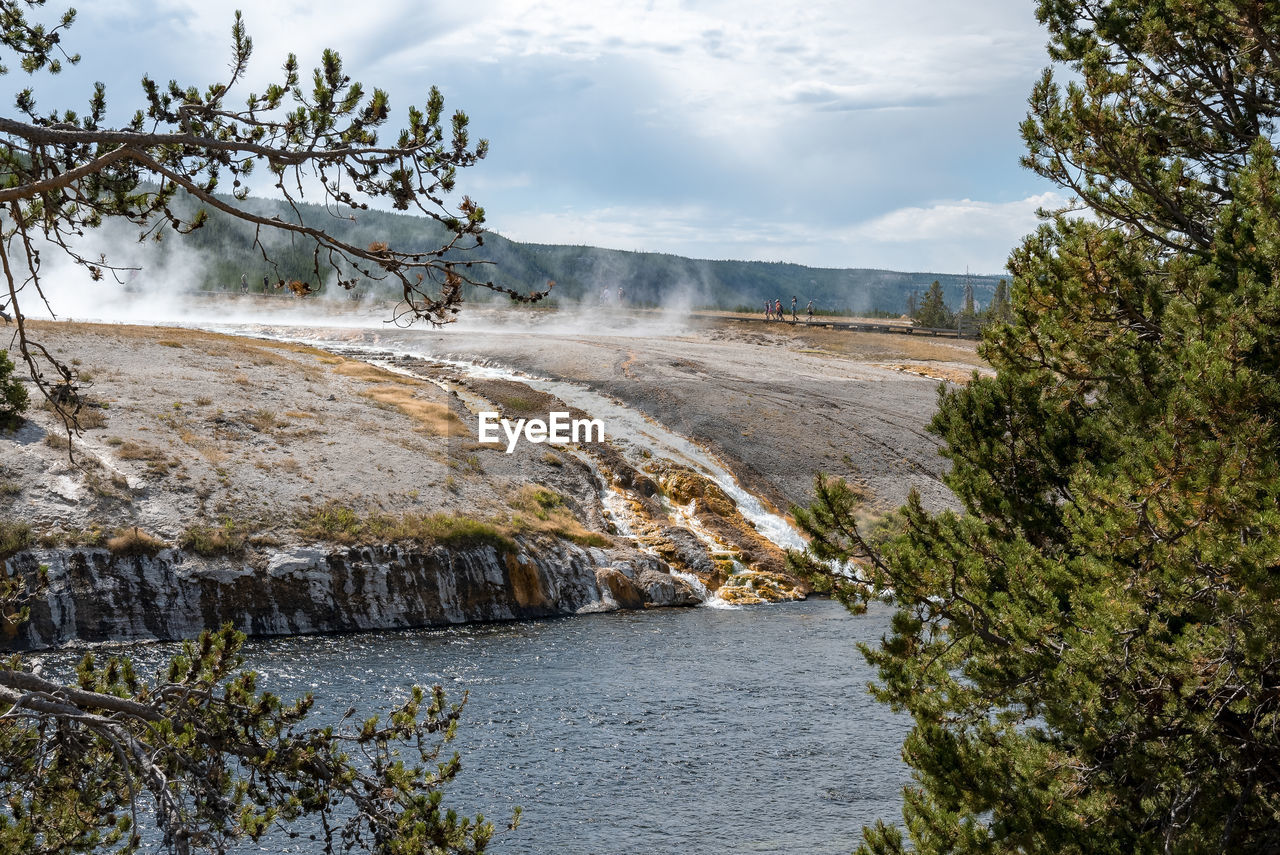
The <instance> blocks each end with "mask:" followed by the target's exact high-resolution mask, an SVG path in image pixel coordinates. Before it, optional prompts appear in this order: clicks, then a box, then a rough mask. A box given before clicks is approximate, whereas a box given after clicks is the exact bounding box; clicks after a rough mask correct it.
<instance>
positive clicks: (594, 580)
mask: <svg viewBox="0 0 1280 855" xmlns="http://www.w3.org/2000/svg"><path fill="white" fill-rule="evenodd" d="M517 547H518V548H517V550H516V551H515V552H502V551H500V550H499V549H497V548H495V547H493V546H488V545H483V546H480V545H477V546H468V547H462V548H458V547H454V548H445V547H435V548H430V549H422V550H410V549H404V548H401V547H397V546H390V545H388V546H375V547H359V548H350V549H339V550H330V549H324V548H318V547H317V548H293V549H286V550H282V551H280V552H277V553H274V554H273V555H272V556H271V557H270V559H269V560H268V561H267V563H266V566H265V567H262V568H261V569H259V568H255V567H252V566H249V565H247V564H237V563H233V562H229V561H227V560H225V559H224V560H217V561H213V560H207V559H203V558H200V557H198V556H195V555H192V554H189V553H186V552H183V551H182V550H177V549H166V550H163V551H161V552H160V553H159V554H157V555H155V556H154V557H147V556H134V557H127V556H115V555H112V554H111V553H110V552H108V551H107V550H105V549H89V548H83V549H63V550H32V551H28V552H22V553H19V554H17V555H15V556H13V557H11V558H10V559H9V560H8V561H6V562H5V569H6V571H7V573H9V574H11V575H12V574H18V575H21V576H22V577H23V578H24V579H25V581H26V583H27V586H28V590H32V589H35V585H36V582H37V579H38V576H39V574H40V568H41V567H42V566H44V567H46V568H47V577H46V579H45V580H44V582H43V583H42V584H41V585H40V587H39V589H38V594H37V595H36V596H35V598H34V599H33V601H32V602H31V603H30V608H31V619H30V620H29V621H27V622H26V623H25V624H23V625H21V626H16V627H14V626H12V625H10V626H8V627H7V630H6V636H7V639H6V642H5V646H7V647H9V648H11V649H26V650H31V649H41V648H48V647H56V646H59V645H62V644H67V643H70V642H101V641H134V640H173V639H180V638H190V637H192V636H195V635H197V634H198V633H199V632H200V631H201V630H202V629H205V628H213V627H218V626H221V625H222V624H224V623H226V622H230V623H231V624H233V625H234V626H235V627H236V628H237V629H240V630H242V631H243V632H245V633H247V634H249V635H251V636H271V635H295V634H313V633H324V632H349V631H354V630H380V629H407V628H411V627H424V626H441V625H447V624H458V623H468V622H478V621H500V620H516V619H523V618H542V617H553V616H558V615H571V614H585V613H590V612H604V611H613V610H617V609H626V608H643V607H646V606H684V605H696V604H697V603H698V602H699V601H700V597H699V596H698V594H697V593H695V591H694V589H693V587H692V586H690V584H689V583H688V582H686V581H685V580H684V579H681V578H679V577H678V576H673V575H672V574H671V573H670V572H669V571H668V568H667V566H666V565H665V564H664V563H663V562H662V561H661V560H660V559H658V558H655V557H652V556H648V555H645V554H642V553H637V552H635V551H631V550H621V549H614V550H604V549H598V548H588V547H582V546H577V545H576V544H573V543H570V542H566V541H550V540H547V539H536V540H535V539H517Z"/></svg>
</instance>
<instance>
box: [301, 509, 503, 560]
mask: <svg viewBox="0 0 1280 855" xmlns="http://www.w3.org/2000/svg"><path fill="white" fill-rule="evenodd" d="M296 529H297V532H298V534H299V535H301V536H302V537H305V538H308V539H310V540H319V541H326V542H329V543H340V544H344V545H348V546H350V545H355V544H374V543H401V542H408V543H415V544H418V545H420V546H433V545H439V546H480V545H488V546H493V547H496V548H497V549H498V550H499V551H502V552H515V551H516V545H515V542H514V541H512V540H511V538H510V537H509V536H508V534H507V532H505V531H504V530H503V529H502V528H501V527H499V526H497V525H494V524H493V523H487V522H483V521H481V520H476V519H471V518H469V517H462V516H457V515H454V514H443V513H436V514H415V513H405V514H399V515H395V514H387V513H382V512H372V513H367V514H361V513H360V512H358V511H356V510H353V509H352V508H350V507H348V506H346V505H343V504H340V503H338V502H327V503H325V504H324V505H322V506H320V507H319V508H315V509H313V510H311V511H308V512H307V513H304V514H302V515H301V516H299V517H298V519H297V521H296Z"/></svg>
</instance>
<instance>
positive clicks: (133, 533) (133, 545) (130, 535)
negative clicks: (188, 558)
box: [107, 525, 167, 556]
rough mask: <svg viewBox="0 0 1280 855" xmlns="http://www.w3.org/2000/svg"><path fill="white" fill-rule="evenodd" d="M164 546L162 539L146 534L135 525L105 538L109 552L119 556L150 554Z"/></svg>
mask: <svg viewBox="0 0 1280 855" xmlns="http://www.w3.org/2000/svg"><path fill="white" fill-rule="evenodd" d="M166 546H167V544H166V543H165V542H164V541H163V540H160V539H159V538H158V537H155V536H153V535H150V534H147V533H146V532H145V531H143V530H142V529H140V528H138V527H137V526H136V525H135V526H132V527H131V528H126V529H123V530H122V531H121V532H120V533H119V534H117V535H116V536H115V537H112V538H109V539H108V540H107V549H108V550H109V551H110V552H111V554H112V555H121V556H139V555H146V556H152V555H155V554H156V553H157V552H159V551H160V550H162V549H164V548H166Z"/></svg>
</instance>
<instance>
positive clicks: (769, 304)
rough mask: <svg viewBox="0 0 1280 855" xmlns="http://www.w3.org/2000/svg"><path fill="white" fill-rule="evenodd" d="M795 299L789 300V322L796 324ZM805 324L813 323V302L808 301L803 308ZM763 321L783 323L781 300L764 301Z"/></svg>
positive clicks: (784, 317) (797, 319)
mask: <svg viewBox="0 0 1280 855" xmlns="http://www.w3.org/2000/svg"><path fill="white" fill-rule="evenodd" d="M797 302H798V301H797V299H796V298H795V297H794V296H792V298H791V322H792V323H796V322H797V321H799V320H800V318H799V317H798V316H797V315H796V304H797ZM805 315H806V317H805V323H812V322H813V301H812V300H810V301H809V305H808V306H806V307H805ZM764 319H765V320H766V321H785V320H786V319H787V317H786V315H785V314H784V312H783V309H782V301H781V300H765V301H764Z"/></svg>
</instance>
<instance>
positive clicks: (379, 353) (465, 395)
mask: <svg viewBox="0 0 1280 855" xmlns="http://www.w3.org/2000/svg"><path fill="white" fill-rule="evenodd" d="M220 331H223V332H234V331H233V330H220ZM254 332H255V334H257V335H261V336H263V337H266V338H271V339H276V340H281V341H290V342H295V343H299V344H306V345H311V346H314V347H317V348H320V349H326V350H330V351H336V352H339V353H341V354H343V355H347V356H350V357H353V358H357V359H361V360H363V361H366V362H369V363H371V364H374V365H377V366H379V367H381V368H384V369H386V370H388V371H391V372H394V373H397V374H401V375H403V376H410V377H414V378H416V379H419V380H424V381H426V382H430V383H432V384H433V385H435V386H437V387H439V388H441V389H443V390H445V391H446V392H449V393H451V394H454V395H456V396H457V397H458V398H459V400H460V401H461V402H462V403H463V405H464V406H465V407H466V408H467V410H468V411H470V412H472V413H473V414H475V413H479V412H482V411H496V410H497V409H498V408H497V407H496V406H494V405H493V403H492V402H490V401H488V400H486V399H485V398H484V397H483V396H481V395H479V394H477V393H476V392H474V391H473V390H471V389H469V388H468V387H467V386H466V385H465V384H463V383H458V382H454V381H450V380H448V379H443V378H440V377H437V376H432V375H431V374H430V373H427V372H419V371H413V370H409V369H406V368H404V367H403V366H401V365H398V364H397V363H396V361H395V360H396V357H397V354H396V353H393V352H390V351H388V350H386V349H383V348H376V347H369V346H361V345H352V344H344V345H342V346H341V347H337V348H335V346H334V344H335V343H334V342H333V341H331V340H326V339H324V338H318V337H312V336H308V335H298V334H290V331H289V330H286V329H277V328H257V329H255V330H254ZM298 332H301V331H298ZM398 344H402V343H398ZM399 353H400V354H401V355H403V356H404V357H406V358H412V359H414V360H418V361H420V362H421V363H423V364H425V365H428V366H433V367H438V368H441V369H446V370H452V371H454V372H456V373H457V374H458V375H460V376H462V377H465V378H471V379H475V380H502V381H509V382H515V383H520V384H522V385H524V386H527V387H529V388H531V389H534V390H536V391H539V392H543V393H546V394H548V395H550V396H552V397H554V398H556V399H558V400H560V401H562V402H563V403H565V404H566V405H568V406H570V407H573V408H576V409H578V410H581V411H583V412H585V413H587V414H589V416H590V417H591V418H595V419H599V420H601V421H602V422H604V424H605V425H606V432H607V437H608V439H609V441H610V443H611V444H612V445H613V447H614V448H616V449H617V450H618V451H619V452H621V453H622V454H623V456H624V458H625V459H627V461H628V462H629V463H631V464H632V465H634V466H636V468H637V469H644V468H645V467H646V464H647V463H651V462H652V461H654V460H655V459H656V460H658V461H666V462H668V463H670V464H675V465H678V466H684V467H688V468H689V469H691V470H693V471H695V472H697V473H698V474H700V475H702V476H703V477H705V478H706V479H707V480H709V481H710V482H711V483H713V484H715V485H716V486H717V487H719V488H720V489H721V490H722V491H723V492H724V493H725V495H726V496H728V497H729V498H730V499H731V500H732V501H733V503H734V505H735V506H736V507H737V510H738V512H739V513H740V514H741V515H742V517H743V518H744V519H745V520H747V521H748V522H749V523H750V524H751V526H752V527H753V528H754V529H755V530H756V532H758V533H759V534H760V535H761V536H762V537H764V538H765V539H766V540H768V541H769V542H770V543H772V544H774V545H775V546H777V547H779V548H781V549H784V550H787V549H804V548H805V546H806V544H805V541H804V539H803V538H802V537H801V536H800V534H799V533H798V532H797V531H796V530H795V529H794V528H793V527H792V526H791V524H790V523H788V522H787V520H786V519H785V518H784V517H783V516H781V515H780V514H777V513H775V512H773V511H771V510H769V509H768V508H767V507H766V506H765V504H764V502H762V501H761V500H760V498H759V497H758V496H756V495H754V494H753V493H751V492H750V491H749V490H747V489H746V488H744V487H743V486H742V485H741V484H740V483H739V482H738V479H737V478H736V477H735V476H734V475H733V473H732V472H731V471H730V470H729V468H728V467H727V466H725V465H724V464H723V463H722V462H721V461H720V460H718V459H717V458H716V456H715V455H714V454H713V453H711V452H710V451H709V450H707V449H706V448H703V447H702V446H700V445H698V444H697V443H696V442H694V441H692V440H690V439H689V438H687V437H684V436H682V435H680V434H678V433H676V432H675V431H672V430H670V429H669V428H667V427H665V426H663V425H661V424H659V423H658V422H656V421H654V420H653V419H652V418H650V417H649V416H647V415H645V414H644V413H643V412H641V411H639V410H637V409H635V408H633V407H630V406H628V405H626V404H624V403H622V402H621V401H618V400H617V399H615V398H612V397H610V396H608V395H605V394H602V393H600V392H597V391H596V390H594V389H591V388H589V387H587V386H583V385H581V384H579V383H574V382H570V381H567V380H557V379H553V378H548V377H540V376H536V375H532V374H528V373H526V372H522V371H517V370H514V369H511V368H508V367H506V366H502V365H497V364H493V363H488V362H478V361H468V360H462V359H456V358H450V357H442V356H437V355H434V354H430V353H425V352H412V351H408V352H406V351H405V350H403V348H400V349H399ZM561 450H562V451H564V452H566V453H570V454H572V455H573V456H574V457H575V459H578V460H580V461H581V462H582V463H584V464H585V465H586V466H588V467H589V468H590V469H591V470H592V471H593V472H594V473H595V475H596V476H597V479H598V480H599V481H600V483H601V484H602V485H603V489H602V491H601V494H600V500H601V504H602V506H603V508H604V510H605V512H606V513H607V516H608V518H609V519H610V521H611V522H612V523H613V525H614V529H615V531H616V532H617V534H618V535H619V536H620V537H625V538H628V539H631V540H634V541H635V542H636V543H637V546H638V547H639V548H640V549H642V550H643V551H646V552H650V553H653V550H652V548H650V547H646V546H645V545H644V544H643V543H642V542H641V541H642V539H641V538H640V537H639V536H638V535H637V528H638V526H637V525H636V524H635V523H636V517H635V515H634V512H633V511H632V510H631V508H630V507H629V504H628V501H627V498H626V496H625V495H623V494H622V493H621V492H619V491H618V490H615V489H614V488H613V487H611V486H610V484H609V479H608V478H607V477H606V476H605V475H604V473H603V472H602V471H601V469H600V466H599V465H598V464H597V462H596V461H595V460H594V459H593V458H592V457H591V455H590V454H587V453H585V452H582V451H579V450H577V449H574V448H569V447H564V448H561ZM664 505H665V506H666V510H667V511H668V512H669V515H670V517H671V520H672V522H673V523H674V524H675V525H677V526H678V527H680V528H683V529H686V530H688V531H690V532H691V533H693V534H694V535H695V536H696V537H697V538H698V540H699V541H701V542H702V543H703V545H704V546H705V547H706V548H707V551H708V553H709V554H710V555H712V556H713V557H720V558H728V559H730V560H731V562H732V567H733V572H734V573H735V574H737V573H741V572H743V571H744V570H745V568H743V566H742V564H741V563H739V562H738V561H737V559H736V557H735V556H734V555H733V550H731V549H727V548H726V546H725V544H724V543H722V542H721V541H719V540H718V539H717V538H716V537H714V536H713V535H712V534H711V533H710V532H708V531H707V530H706V528H705V527H704V526H702V525H701V524H700V523H699V521H698V520H697V518H696V516H695V515H694V513H693V510H694V509H693V507H692V506H680V505H677V504H674V503H670V502H667V501H665V500H664ZM673 574H674V575H678V576H679V577H680V578H683V579H685V580H686V581H688V582H689V583H690V584H691V585H693V586H694V588H695V590H697V591H698V592H699V594H700V595H703V596H704V598H705V599H704V602H705V603H706V604H707V605H711V606H720V607H728V608H733V607H734V606H732V605H730V604H728V603H727V602H725V601H724V600H722V599H721V598H720V597H718V596H717V595H716V593H715V592H713V591H710V590H709V589H708V588H707V587H706V585H705V584H704V583H703V582H702V581H701V580H699V579H698V578H697V576H695V575H694V574H691V573H686V572H683V571H679V570H676V569H674V568H673ZM695 583H696V584H695Z"/></svg>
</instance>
